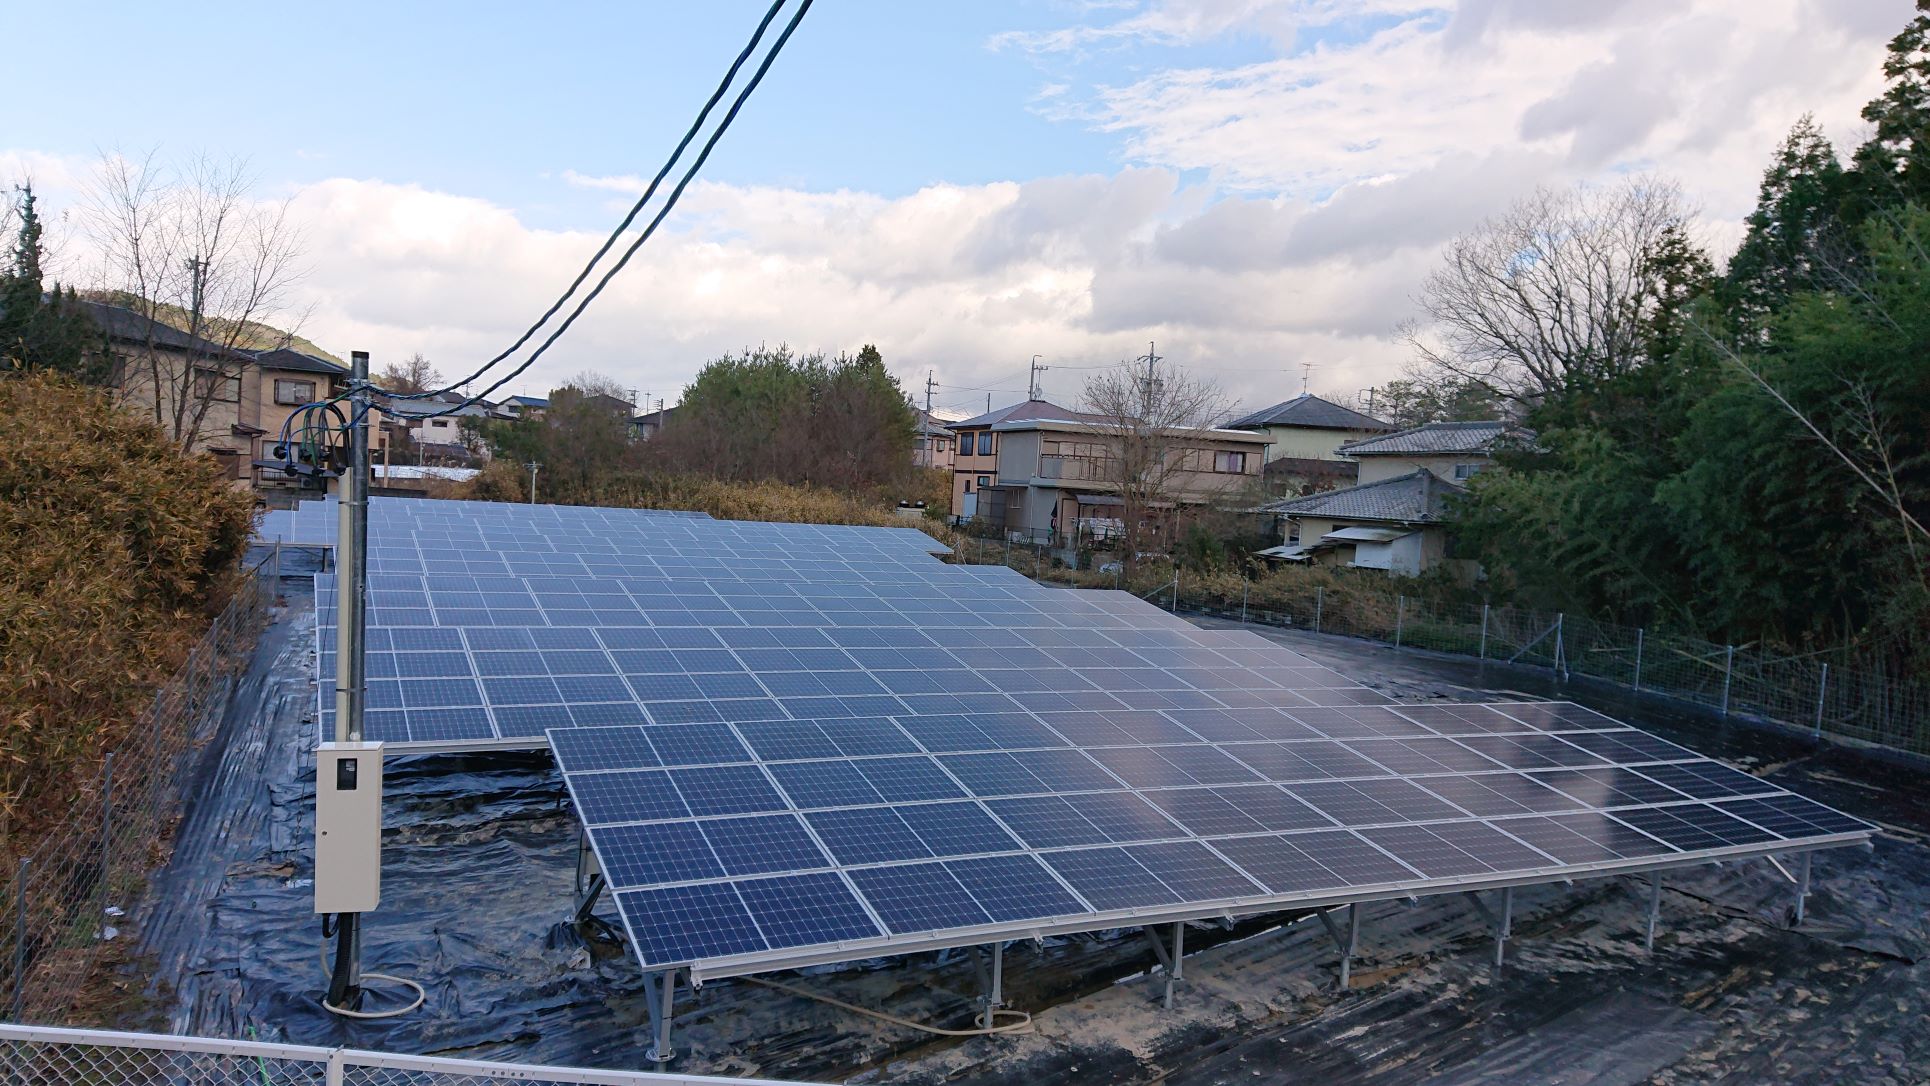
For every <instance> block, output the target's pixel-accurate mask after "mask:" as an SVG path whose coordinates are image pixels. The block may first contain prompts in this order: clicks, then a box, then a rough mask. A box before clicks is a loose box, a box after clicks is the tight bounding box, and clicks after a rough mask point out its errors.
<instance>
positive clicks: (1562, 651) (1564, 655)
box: [1555, 611, 1568, 682]
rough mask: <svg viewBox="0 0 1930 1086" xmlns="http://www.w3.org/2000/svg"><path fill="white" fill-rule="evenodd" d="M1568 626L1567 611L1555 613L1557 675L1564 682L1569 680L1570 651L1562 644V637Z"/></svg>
mask: <svg viewBox="0 0 1930 1086" xmlns="http://www.w3.org/2000/svg"><path fill="white" fill-rule="evenodd" d="M1567 625H1568V613H1567V612H1566V611H1557V612H1555V675H1556V677H1557V678H1558V679H1560V680H1561V681H1563V682H1566V681H1567V680H1568V651H1567V649H1566V647H1565V646H1564V645H1563V643H1562V637H1563V635H1564V633H1565V632H1566V629H1565V628H1566V627H1567Z"/></svg>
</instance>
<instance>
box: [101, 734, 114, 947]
mask: <svg viewBox="0 0 1930 1086" xmlns="http://www.w3.org/2000/svg"><path fill="white" fill-rule="evenodd" d="M113 859H114V752H113V751H111V750H110V751H108V752H107V762H106V764H105V765H103V766H102V767H101V907H102V908H103V909H105V908H106V907H107V906H109V905H112V904H114V890H113V872H114V863H113Z"/></svg>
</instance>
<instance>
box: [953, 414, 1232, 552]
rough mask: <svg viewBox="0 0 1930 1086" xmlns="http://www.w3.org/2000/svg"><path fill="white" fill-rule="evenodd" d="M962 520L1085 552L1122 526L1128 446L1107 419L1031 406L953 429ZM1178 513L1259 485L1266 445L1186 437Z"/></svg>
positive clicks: (1172, 484)
mask: <svg viewBox="0 0 1930 1086" xmlns="http://www.w3.org/2000/svg"><path fill="white" fill-rule="evenodd" d="M951 429H952V432H953V433H955V434H957V435H958V445H957V453H956V454H955V457H954V460H953V473H952V477H953V489H952V515H953V518H954V519H955V520H956V521H958V522H961V523H964V522H973V523H977V524H980V525H983V526H985V527H987V528H989V529H991V530H994V531H998V532H1000V533H1004V534H1008V535H1009V536H1010V537H1012V538H1014V539H1027V540H1033V541H1037V542H1049V543H1051V544H1053V545H1055V546H1070V545H1075V544H1076V543H1078V542H1079V541H1080V540H1081V539H1087V538H1095V537H1098V538H1104V537H1107V536H1110V535H1112V534H1114V533H1115V532H1116V531H1117V530H1118V528H1119V524H1120V515H1121V512H1122V506H1123V504H1124V503H1123V501H1122V500H1121V498H1120V496H1119V486H1118V484H1117V482H1116V479H1117V474H1116V471H1117V457H1118V448H1119V445H1118V441H1119V439H1118V437H1117V436H1116V435H1115V434H1114V433H1113V432H1112V430H1111V429H1110V427H1108V426H1107V425H1106V422H1105V420H1104V419H1103V418H1102V417H1101V416H1098V415H1091V414H1086V413H1083V412H1078V411H1072V410H1070V409H1067V408H1063V407H1060V406H1058V405H1056V404H1053V403H1050V402H1047V401H1044V400H1028V401H1026V402H1024V403H1020V404H1014V405H1012V406H1011V407H1006V408H1001V409H999V410H997V411H992V412H989V413H987V414H984V415H980V416H978V417H977V418H972V419H966V420H965V421H964V422H958V423H953V424H952V427H951ZM1172 445H1173V448H1172V450H1171V452H1170V455H1171V456H1173V457H1175V458H1177V460H1178V463H1177V464H1175V465H1174V468H1173V471H1172V474H1171V476H1170V477H1169V479H1168V481H1167V490H1168V492H1169V493H1170V495H1171V502H1172V504H1175V505H1179V506H1188V505H1204V504H1207V503H1209V502H1213V501H1216V500H1220V499H1224V498H1227V497H1231V496H1232V495H1234V494H1237V493H1238V492H1239V491H1241V490H1243V489H1246V488H1248V487H1251V486H1253V485H1255V484H1257V483H1258V482H1259V479H1260V476H1261V471H1262V468H1263V465H1264V461H1265V455H1266V437H1265V436H1264V435H1262V434H1256V433H1253V432H1251V431H1246V430H1226V429H1214V428H1200V429H1189V430H1186V431H1182V432H1180V433H1178V434H1176V435H1175V436H1174V438H1173V440H1172Z"/></svg>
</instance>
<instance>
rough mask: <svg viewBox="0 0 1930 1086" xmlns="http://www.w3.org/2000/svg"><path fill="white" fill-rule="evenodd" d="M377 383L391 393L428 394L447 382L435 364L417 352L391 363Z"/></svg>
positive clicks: (379, 375) (376, 380)
mask: <svg viewBox="0 0 1930 1086" xmlns="http://www.w3.org/2000/svg"><path fill="white" fill-rule="evenodd" d="M375 383H376V384H378V385H381V386H382V387H383V388H386V389H388V390H389V391H390V392H428V391H429V390H431V389H437V388H441V387H442V386H443V385H444V384H445V382H444V381H443V378H442V374H441V373H439V372H437V370H436V367H435V364H434V363H432V362H430V361H429V360H428V359H427V358H424V357H422V352H421V351H417V352H416V353H414V354H412V355H410V356H409V357H408V358H406V359H404V360H402V361H400V362H391V363H389V364H388V365H387V366H386V367H384V368H383V370H382V372H381V373H380V374H378V375H377V376H376V378H375Z"/></svg>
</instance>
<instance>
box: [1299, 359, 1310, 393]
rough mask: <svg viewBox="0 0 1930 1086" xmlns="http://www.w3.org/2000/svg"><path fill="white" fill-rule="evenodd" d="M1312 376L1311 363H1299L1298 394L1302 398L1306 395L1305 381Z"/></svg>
mask: <svg viewBox="0 0 1930 1086" xmlns="http://www.w3.org/2000/svg"><path fill="white" fill-rule="evenodd" d="M1312 376H1313V363H1312V362H1302V363H1300V394H1301V395H1302V396H1305V395H1306V394H1307V381H1308V379H1309V378H1311V377H1312Z"/></svg>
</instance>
